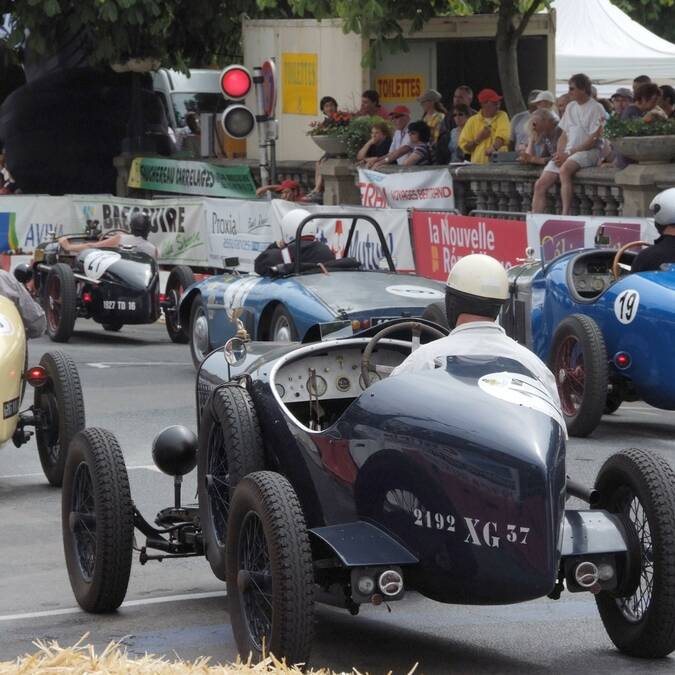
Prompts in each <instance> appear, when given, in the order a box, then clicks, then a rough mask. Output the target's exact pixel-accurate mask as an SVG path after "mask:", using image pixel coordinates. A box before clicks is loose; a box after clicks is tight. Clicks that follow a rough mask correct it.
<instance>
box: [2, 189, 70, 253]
mask: <svg viewBox="0 0 675 675" xmlns="http://www.w3.org/2000/svg"><path fill="white" fill-rule="evenodd" d="M73 216H74V214H73V207H72V203H71V200H70V199H69V198H68V197H50V196H48V195H8V196H3V197H0V253H3V252H7V251H19V252H20V251H25V252H31V251H33V249H34V248H35V247H36V246H37V245H38V244H40V243H41V242H43V241H46V240H47V239H48V238H50V237H51V235H52V233H53V234H56V235H57V236H61V235H62V234H67V233H68V232H71V231H72V232H75V231H76V229H77V228H76V227H75V223H73Z"/></svg>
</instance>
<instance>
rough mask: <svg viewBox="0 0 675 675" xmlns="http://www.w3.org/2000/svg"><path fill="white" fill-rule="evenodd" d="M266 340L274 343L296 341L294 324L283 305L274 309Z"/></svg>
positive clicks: (296, 332)
mask: <svg viewBox="0 0 675 675" xmlns="http://www.w3.org/2000/svg"><path fill="white" fill-rule="evenodd" d="M267 339H268V340H272V341H274V342H295V341H296V340H297V339H298V331H297V329H296V327H295V322H294V321H293V319H292V318H291V315H290V314H289V313H288V310H287V309H286V308H285V307H284V306H283V305H277V306H276V307H275V308H274V312H273V313H272V319H271V320H270V327H269V331H268V335H267Z"/></svg>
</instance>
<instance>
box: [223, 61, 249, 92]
mask: <svg viewBox="0 0 675 675" xmlns="http://www.w3.org/2000/svg"><path fill="white" fill-rule="evenodd" d="M252 84H253V78H252V77H251V73H249V72H248V70H247V69H246V68H244V66H228V67H227V68H225V70H224V71H223V74H222V75H221V76H220V88H221V89H222V90H223V94H224V95H225V98H230V99H242V98H244V97H245V96H246V94H248V92H249V91H251V85H252Z"/></svg>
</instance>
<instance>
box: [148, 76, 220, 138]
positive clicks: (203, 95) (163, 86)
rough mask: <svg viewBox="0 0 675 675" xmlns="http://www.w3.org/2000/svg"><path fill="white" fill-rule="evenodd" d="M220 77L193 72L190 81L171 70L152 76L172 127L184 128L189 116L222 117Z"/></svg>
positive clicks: (155, 88) (188, 78)
mask: <svg viewBox="0 0 675 675" xmlns="http://www.w3.org/2000/svg"><path fill="white" fill-rule="evenodd" d="M220 75H221V71H220V70H192V71H190V77H188V76H187V75H185V74H183V73H179V72H177V71H175V70H169V69H167V68H160V69H159V70H157V71H155V72H154V73H153V74H152V84H153V87H154V90H155V91H156V92H158V93H159V94H160V95H161V99H162V102H163V103H164V109H165V112H166V116H167V119H168V121H169V126H170V127H172V128H173V129H174V130H175V129H179V128H180V127H184V126H185V114H186V113H188V112H196V113H197V114H199V113H203V112H205V113H218V112H221V111H222V110H223V109H224V108H225V98H224V97H223V93H222V91H221V89H220Z"/></svg>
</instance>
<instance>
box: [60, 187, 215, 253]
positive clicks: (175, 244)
mask: <svg viewBox="0 0 675 675" xmlns="http://www.w3.org/2000/svg"><path fill="white" fill-rule="evenodd" d="M70 201H71V202H72V205H73V223H72V227H70V228H69V230H68V232H83V231H84V229H85V227H86V226H87V225H88V224H92V225H96V226H97V227H98V228H100V229H101V231H102V232H103V233H104V234H105V233H106V232H108V231H110V230H114V229H121V230H128V229H129V220H130V219H131V217H132V216H133V215H134V214H136V213H139V212H142V213H146V214H147V215H148V216H150V236H149V237H148V241H150V242H152V243H153V244H154V245H155V246H157V250H158V251H159V261H160V263H174V264H177V263H180V264H184V265H204V264H205V261H206V257H207V251H206V237H205V230H204V206H203V203H204V200H203V199H201V198H195V197H181V198H173V199H171V198H169V199H125V198H122V197H113V196H112V195H74V196H72V197H70Z"/></svg>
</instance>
